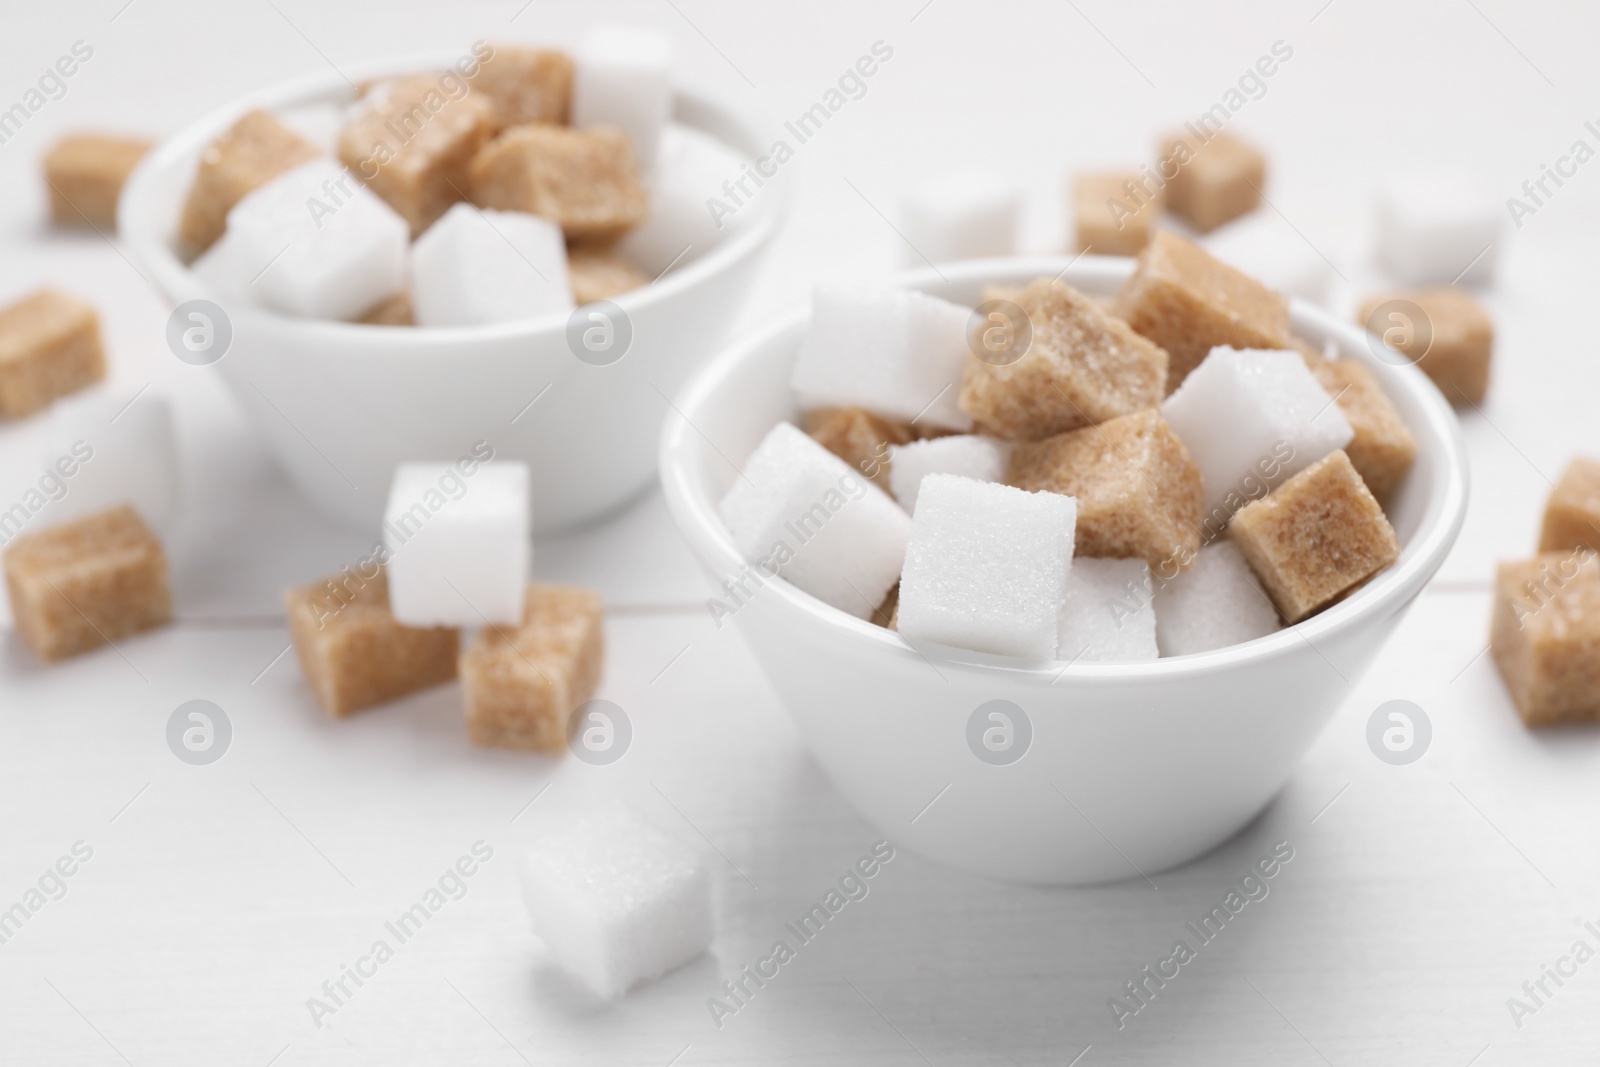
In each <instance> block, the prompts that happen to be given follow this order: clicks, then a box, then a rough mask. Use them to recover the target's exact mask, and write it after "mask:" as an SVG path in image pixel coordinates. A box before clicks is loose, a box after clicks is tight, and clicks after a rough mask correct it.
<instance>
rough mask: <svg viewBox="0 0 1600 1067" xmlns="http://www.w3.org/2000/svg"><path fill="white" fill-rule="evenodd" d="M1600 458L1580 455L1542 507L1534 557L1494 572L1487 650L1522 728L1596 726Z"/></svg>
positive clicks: (1599, 696) (1599, 717)
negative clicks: (1537, 545) (1566, 725)
mask: <svg viewBox="0 0 1600 1067" xmlns="http://www.w3.org/2000/svg"><path fill="white" fill-rule="evenodd" d="M1597 546H1600V460H1595V459H1593V458H1590V457H1588V456H1578V457H1576V458H1574V459H1573V460H1572V462H1571V463H1569V464H1568V465H1567V468H1566V470H1565V471H1563V472H1562V474H1561V477H1560V479H1559V480H1557V482H1556V484H1555V487H1554V488H1553V489H1552V490H1551V491H1550V497H1549V499H1548V501H1547V502H1546V504H1545V510H1544V518H1543V521H1542V523H1541V526H1540V531H1539V552H1538V554H1537V555H1535V556H1533V557H1532V558H1529V559H1521V560H1510V561H1507V562H1504V563H1501V564H1500V566H1499V569H1498V571H1497V572H1496V574H1495V587H1494V607H1493V609H1492V611H1491V616H1490V624H1489V647H1490V650H1491V653H1492V657H1493V659H1494V663H1495V666H1496V667H1497V668H1498V669H1499V671H1500V677H1501V679H1502V680H1503V681H1504V682H1505V686H1506V691H1507V693H1508V694H1509V695H1510V697H1511V701H1512V703H1513V704H1514V705H1515V706H1516V708H1517V712H1518V713H1519V714H1520V715H1521V717H1522V721H1523V722H1524V723H1526V724H1527V725H1528V726H1550V725H1558V724H1561V723H1570V722H1595V721H1600V655H1597V652H1600V554H1597V552H1596V548H1597Z"/></svg>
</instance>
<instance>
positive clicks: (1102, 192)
mask: <svg viewBox="0 0 1600 1067" xmlns="http://www.w3.org/2000/svg"><path fill="white" fill-rule="evenodd" d="M1139 177H1140V175H1139V173H1138V172H1137V171H1131V170H1130V171H1119V172H1117V173H1100V174H1080V175H1078V176H1077V177H1076V178H1075V179H1073V182H1072V206H1073V218H1074V219H1075V220H1076V221H1075V222H1074V227H1075V230H1074V233H1075V241H1074V244H1075V245H1076V247H1075V248H1074V249H1073V251H1075V252H1093V253H1094V254H1096V255H1101V256H1132V255H1137V254H1138V252H1139V251H1140V250H1141V249H1142V248H1144V246H1145V245H1147V244H1149V243H1150V233H1151V231H1152V230H1153V229H1154V228H1155V221H1156V216H1157V215H1159V214H1161V203H1162V194H1161V190H1160V189H1154V190H1145V189H1143V188H1142V187H1141V186H1140V185H1139Z"/></svg>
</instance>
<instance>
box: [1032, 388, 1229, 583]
mask: <svg viewBox="0 0 1600 1067" xmlns="http://www.w3.org/2000/svg"><path fill="white" fill-rule="evenodd" d="M1006 481H1007V482H1009V483H1010V484H1011V485H1014V486H1016V487H1018V488H1019V489H1027V490H1030V491H1032V492H1050V493H1060V494H1062V495H1063V496H1070V497H1074V498H1076V499H1077V501H1078V519H1077V545H1076V547H1075V548H1074V550H1073V551H1074V553H1075V555H1076V556H1078V557H1084V556H1090V557H1135V558H1138V559H1141V560H1143V561H1144V562H1145V563H1147V564H1148V565H1149V566H1150V567H1151V568H1153V570H1154V572H1155V574H1156V575H1158V576H1160V577H1171V576H1172V575H1174V574H1177V573H1178V572H1179V571H1180V570H1182V569H1183V568H1185V567H1187V566H1188V565H1189V562H1190V561H1191V560H1192V559H1193V558H1194V554H1195V552H1196V551H1197V550H1198V549H1199V547H1200V539H1201V526H1200V505H1201V500H1202V496H1203V491H1202V486H1201V481H1200V468H1199V467H1198V466H1196V465H1195V461H1194V459H1193V457H1191V456H1190V455H1189V450H1188V449H1187V448H1185V447H1184V444H1183V442H1182V441H1181V440H1179V439H1178V435H1177V434H1175V433H1174V432H1173V431H1172V427H1170V426H1168V425H1167V422H1166V420H1165V419H1163V418H1162V417H1161V414H1160V413H1159V412H1157V411H1155V410H1153V409H1152V410H1146V411H1136V412H1134V413H1133V414H1131V415H1120V416H1118V417H1117V418H1114V419H1108V420H1107V421H1105V422H1102V423H1100V424H1099V425H1098V426H1086V427H1084V428H1083V429H1080V430H1069V431H1068V432H1066V433H1064V434H1057V435H1056V436H1054V437H1047V438H1045V439H1044V440H1043V441H1033V442H1030V443H1027V444H1021V445H1018V446H1017V449H1016V451H1015V452H1013V453H1012V454H1011V462H1010V466H1009V469H1008V471H1007V476H1006Z"/></svg>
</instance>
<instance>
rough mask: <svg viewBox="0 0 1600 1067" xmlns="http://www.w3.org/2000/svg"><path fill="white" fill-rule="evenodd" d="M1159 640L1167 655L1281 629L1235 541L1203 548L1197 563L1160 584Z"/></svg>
mask: <svg viewBox="0 0 1600 1067" xmlns="http://www.w3.org/2000/svg"><path fill="white" fill-rule="evenodd" d="M1155 609H1156V643H1157V644H1158V645H1160V647H1161V654H1162V655H1163V656H1187V655H1189V654H1191V653H1194V652H1209V651H1211V650H1212V649H1214V648H1226V647H1227V646H1229V645H1237V644H1240V643H1242V642H1244V641H1254V640H1255V639H1256V638H1258V637H1265V636H1266V635H1267V634H1270V633H1274V632H1276V631H1277V629H1278V612H1277V609H1276V608H1274V607H1273V606H1272V601H1270V600H1268V599H1267V596H1266V594H1265V593H1263V592H1262V591H1261V584H1260V582H1258V581H1257V580H1256V576H1255V574H1254V573H1252V572H1251V570H1250V565H1249V564H1248V563H1246V562H1245V560H1244V554H1243V553H1242V552H1240V551H1239V546H1238V545H1236V544H1234V543H1233V542H1232V541H1228V540H1222V541H1218V542H1216V543H1214V544H1210V545H1207V546H1206V547H1204V548H1202V549H1201V550H1200V554H1199V555H1198V556H1196V557H1195V561H1194V563H1193V564H1192V565H1191V566H1190V567H1189V569H1188V570H1186V571H1184V572H1183V573H1182V574H1179V575H1178V576H1177V577H1175V578H1172V579H1170V580H1168V581H1164V582H1162V583H1160V585H1159V586H1158V587H1157V588H1156V597H1155Z"/></svg>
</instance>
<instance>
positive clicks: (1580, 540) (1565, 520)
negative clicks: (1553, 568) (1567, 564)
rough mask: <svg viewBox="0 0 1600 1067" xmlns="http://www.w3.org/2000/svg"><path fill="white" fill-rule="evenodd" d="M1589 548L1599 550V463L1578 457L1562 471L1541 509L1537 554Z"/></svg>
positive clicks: (1584, 457)
mask: <svg viewBox="0 0 1600 1067" xmlns="http://www.w3.org/2000/svg"><path fill="white" fill-rule="evenodd" d="M1579 547H1588V548H1591V549H1595V550H1596V551H1600V461H1596V460H1592V459H1589V458H1588V457H1586V456H1578V457H1577V458H1576V459H1574V460H1573V461H1572V462H1571V463H1569V464H1567V469H1566V470H1565V471H1562V472H1561V480H1560V481H1558V482H1556V487H1555V488H1554V489H1552V490H1550V501H1549V503H1547V504H1545V507H1544V525H1543V527H1542V528H1541V529H1540V531H1539V551H1540V552H1560V551H1563V550H1565V549H1570V548H1579Z"/></svg>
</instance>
